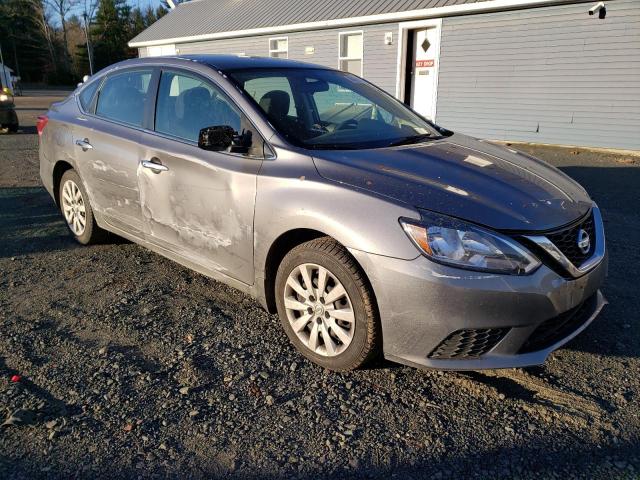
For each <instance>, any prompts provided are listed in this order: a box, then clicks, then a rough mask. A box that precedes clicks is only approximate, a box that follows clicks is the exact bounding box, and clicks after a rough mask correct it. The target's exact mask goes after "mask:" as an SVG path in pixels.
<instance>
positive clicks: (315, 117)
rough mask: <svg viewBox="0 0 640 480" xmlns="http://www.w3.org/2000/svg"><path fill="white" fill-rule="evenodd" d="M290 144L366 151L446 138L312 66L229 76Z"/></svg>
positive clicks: (377, 96)
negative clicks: (366, 149)
mask: <svg viewBox="0 0 640 480" xmlns="http://www.w3.org/2000/svg"><path fill="white" fill-rule="evenodd" d="M227 73H228V76H229V77H230V78H231V79H232V80H233V81H235V82H236V84H237V85H238V86H239V87H240V88H241V89H242V90H244V92H245V93H246V94H248V95H249V96H250V97H251V98H252V99H253V100H254V101H255V102H256V104H257V105H258V106H259V108H260V109H261V110H262V111H263V112H264V113H265V115H266V116H267V118H268V119H269V121H270V122H271V124H272V125H273V126H274V127H275V128H276V129H277V130H278V131H279V132H280V133H281V134H282V135H283V136H284V137H285V138H287V140H289V141H290V142H291V143H293V144H294V145H298V146H301V147H304V148H309V149H318V150H326V149H364V148H380V147H388V146H393V145H403V144H408V143H415V142H419V141H424V140H433V139H436V138H441V137H442V136H443V135H447V134H449V132H447V131H446V130H444V129H440V128H439V127H437V126H435V125H433V124H431V123H429V122H427V121H426V120H424V119H422V118H421V117H419V116H418V115H417V114H415V113H413V112H412V111H411V110H409V109H408V108H407V107H406V106H405V105H404V104H402V103H400V102H399V101H397V100H396V99H395V98H393V97H392V96H390V95H388V94H386V93H384V92H383V91H382V90H379V89H378V88H376V87H374V86H373V85H371V84H370V83H368V82H366V81H364V80H363V79H361V78H360V77H357V76H355V75H352V74H349V73H344V72H339V71H334V70H321V69H313V68H308V69H306V68H275V69H249V70H235V71H231V72H227Z"/></svg>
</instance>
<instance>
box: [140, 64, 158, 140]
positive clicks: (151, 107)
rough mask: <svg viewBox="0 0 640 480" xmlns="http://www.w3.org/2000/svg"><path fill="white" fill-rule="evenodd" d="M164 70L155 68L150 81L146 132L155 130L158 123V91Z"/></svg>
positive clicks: (145, 115) (145, 108) (144, 127)
mask: <svg viewBox="0 0 640 480" xmlns="http://www.w3.org/2000/svg"><path fill="white" fill-rule="evenodd" d="M161 75H162V69H161V68H158V67H153V72H152V73H151V80H149V89H148V91H147V103H146V105H145V106H144V118H143V121H142V128H143V129H145V130H154V127H155V123H156V102H157V101H158V90H159V88H160V76H161Z"/></svg>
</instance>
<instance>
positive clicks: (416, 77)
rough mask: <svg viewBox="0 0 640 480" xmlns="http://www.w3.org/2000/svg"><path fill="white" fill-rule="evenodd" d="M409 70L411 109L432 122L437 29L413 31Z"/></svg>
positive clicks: (435, 85) (437, 40)
mask: <svg viewBox="0 0 640 480" xmlns="http://www.w3.org/2000/svg"><path fill="white" fill-rule="evenodd" d="M411 34H412V35H413V42H412V43H413V54H412V62H411V64H410V67H409V68H410V70H411V72H410V73H411V108H413V109H414V110H415V111H416V112H418V113H419V114H421V115H422V116H424V117H426V118H428V119H430V120H434V116H435V107H436V88H437V78H438V75H437V71H438V70H437V68H438V58H437V57H438V53H439V52H438V50H439V47H438V44H439V40H440V39H439V31H438V28H436V27H432V28H423V29H419V30H413V31H412V32H411Z"/></svg>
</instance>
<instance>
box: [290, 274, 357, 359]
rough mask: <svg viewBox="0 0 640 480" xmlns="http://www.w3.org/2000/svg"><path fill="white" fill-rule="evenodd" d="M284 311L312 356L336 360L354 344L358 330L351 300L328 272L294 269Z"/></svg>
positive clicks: (336, 279) (334, 277)
mask: <svg viewBox="0 0 640 480" xmlns="http://www.w3.org/2000/svg"><path fill="white" fill-rule="evenodd" d="M284 307H285V310H286V314H287V319H288V320H289V323H290V324H291V328H292V329H293V331H294V332H295V334H296V335H297V336H298V338H299V339H300V341H301V342H302V343H303V344H304V345H305V346H306V347H307V348H308V349H309V350H311V351H312V352H314V353H316V354H318V355H322V356H325V357H333V356H336V355H340V354H341V353H342V352H344V351H345V350H346V349H347V347H348V346H349V345H350V344H351V341H352V340H353V335H354V333H355V327H356V323H355V321H356V319H355V315H354V312H353V307H352V304H351V299H350V298H349V295H348V294H347V291H346V289H345V288H344V286H343V285H342V283H341V282H340V281H339V280H338V278H337V277H336V276H335V275H334V274H333V273H331V272H330V271H329V270H328V269H327V268H325V267H323V266H321V265H316V264H313V263H304V264H302V265H298V266H297V267H295V268H294V269H293V271H292V272H291V273H290V274H289V277H288V278H287V282H286V285H285V288H284Z"/></svg>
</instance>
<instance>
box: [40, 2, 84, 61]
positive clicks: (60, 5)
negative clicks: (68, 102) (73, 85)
mask: <svg viewBox="0 0 640 480" xmlns="http://www.w3.org/2000/svg"><path fill="white" fill-rule="evenodd" d="M77 1H78V0H45V2H46V3H47V5H49V6H50V7H51V8H52V9H53V10H54V11H55V12H56V13H57V14H58V16H59V17H60V24H61V25H62V55H63V58H64V62H65V67H66V70H67V71H70V69H71V55H70V54H69V42H68V38H67V16H68V15H69V12H70V11H71V10H72V9H73V8H75V6H76V5H77Z"/></svg>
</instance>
